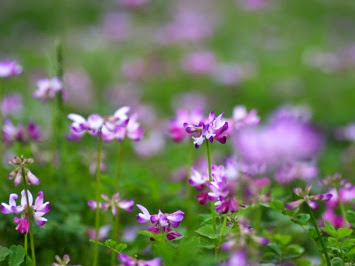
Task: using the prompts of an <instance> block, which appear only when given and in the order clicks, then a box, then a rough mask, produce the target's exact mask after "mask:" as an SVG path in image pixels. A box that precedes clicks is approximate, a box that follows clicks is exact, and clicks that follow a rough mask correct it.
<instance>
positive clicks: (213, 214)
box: [205, 140, 216, 233]
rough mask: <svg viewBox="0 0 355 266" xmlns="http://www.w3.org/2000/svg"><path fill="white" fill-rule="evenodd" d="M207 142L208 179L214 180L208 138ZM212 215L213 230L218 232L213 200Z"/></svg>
mask: <svg viewBox="0 0 355 266" xmlns="http://www.w3.org/2000/svg"><path fill="white" fill-rule="evenodd" d="M205 142H206V152H207V162H208V181H209V182H212V173H211V172H212V167H211V153H210V146H209V143H208V140H206V141H205ZM211 215H212V226H213V231H214V233H216V214H215V210H214V204H213V202H211Z"/></svg>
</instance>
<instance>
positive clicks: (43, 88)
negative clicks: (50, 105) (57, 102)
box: [33, 77, 63, 101]
mask: <svg viewBox="0 0 355 266" xmlns="http://www.w3.org/2000/svg"><path fill="white" fill-rule="evenodd" d="M62 90H63V83H62V81H61V80H60V79H59V78H58V77H54V78H52V79H42V80H39V81H38V82H37V90H36V91H35V92H34V93H33V97H34V98H35V99H41V100H43V101H47V100H48V99H53V98H54V97H55V96H56V94H57V93H58V92H60V91H62Z"/></svg>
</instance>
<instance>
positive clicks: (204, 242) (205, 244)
mask: <svg viewBox="0 0 355 266" xmlns="http://www.w3.org/2000/svg"><path fill="white" fill-rule="evenodd" d="M198 244H199V247H201V248H206V249H214V248H215V247H216V241H215V240H213V239H210V238H207V237H204V236H199V237H198Z"/></svg>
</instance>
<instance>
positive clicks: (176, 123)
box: [169, 108, 202, 142]
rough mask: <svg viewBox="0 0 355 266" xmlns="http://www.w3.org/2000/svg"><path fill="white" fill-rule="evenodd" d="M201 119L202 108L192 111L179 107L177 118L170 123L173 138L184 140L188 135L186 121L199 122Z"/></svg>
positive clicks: (174, 139)
mask: <svg viewBox="0 0 355 266" xmlns="http://www.w3.org/2000/svg"><path fill="white" fill-rule="evenodd" d="M201 120H202V110H201V109H199V108H196V109H193V110H191V111H190V112H188V111H185V110H183V109H178V110H177V111H176V117H175V119H172V120H171V121H170V124H169V132H170V136H171V138H172V140H173V141H176V142H180V141H182V140H184V138H185V137H186V135H187V133H186V130H185V128H184V123H189V124H198V123H199V122H200V121H201Z"/></svg>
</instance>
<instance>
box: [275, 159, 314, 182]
mask: <svg viewBox="0 0 355 266" xmlns="http://www.w3.org/2000/svg"><path fill="white" fill-rule="evenodd" d="M317 174H318V168H317V166H316V165H315V164H314V163H313V162H292V163H285V164H283V165H281V167H280V168H278V169H277V171H276V173H275V179H276V181H277V182H279V183H280V184H287V183H290V182H291V181H292V180H294V179H296V178H299V179H303V180H309V179H313V178H314V177H316V176H317Z"/></svg>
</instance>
